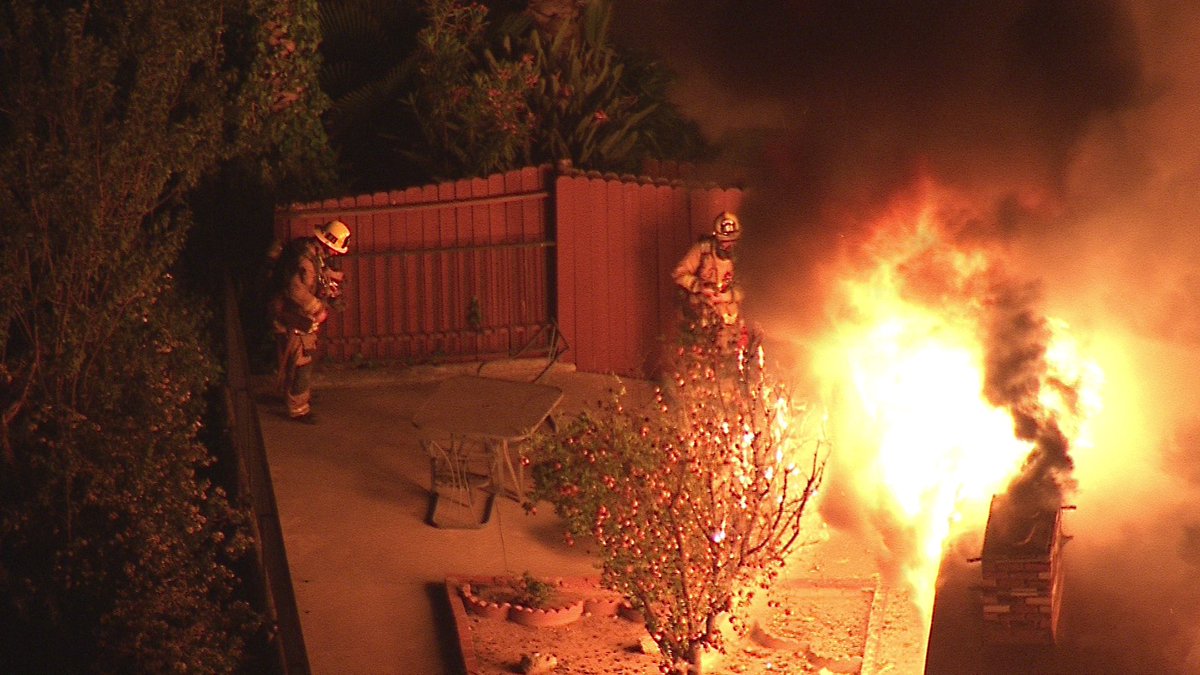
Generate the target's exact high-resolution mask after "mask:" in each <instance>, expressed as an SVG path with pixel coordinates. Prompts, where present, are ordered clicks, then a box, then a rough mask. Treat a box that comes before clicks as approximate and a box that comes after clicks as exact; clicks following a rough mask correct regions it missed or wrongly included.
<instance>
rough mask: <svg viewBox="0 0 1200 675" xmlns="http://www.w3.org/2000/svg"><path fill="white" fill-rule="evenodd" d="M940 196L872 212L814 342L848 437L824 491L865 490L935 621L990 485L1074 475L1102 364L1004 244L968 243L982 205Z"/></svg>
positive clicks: (841, 432)
mask: <svg viewBox="0 0 1200 675" xmlns="http://www.w3.org/2000/svg"><path fill="white" fill-rule="evenodd" d="M942 197H944V195H935V194H934V190H932V189H926V190H925V191H924V192H923V195H922V200H921V201H920V203H919V204H917V206H916V207H915V208H908V209H904V208H897V209H896V210H894V211H893V212H892V213H890V214H889V215H888V216H887V217H886V218H883V219H881V220H880V221H879V222H878V223H876V224H875V227H874V228H873V234H872V236H871V238H870V239H869V240H868V241H866V242H865V244H864V245H863V246H862V249H861V251H858V252H856V253H857V254H859V255H863V256H864V257H865V258H866V260H865V262H859V263H858V264H852V265H846V267H847V268H849V269H852V270H854V271H852V272H842V273H840V274H839V277H840V279H841V281H840V282H839V286H838V288H837V289H836V294H837V297H836V298H835V300H834V307H833V309H834V311H833V316H834V317H835V319H834V322H833V326H832V328H831V330H830V331H829V333H828V334H827V335H826V336H824V338H823V339H822V340H821V341H820V344H818V345H817V347H816V349H815V358H814V362H815V364H816V366H815V367H816V368H817V370H818V374H819V376H820V377H821V379H822V380H823V382H824V384H825V385H826V387H827V388H828V389H829V392H828V395H829V396H830V398H831V428H832V430H833V433H834V442H835V444H836V446H837V448H838V450H837V452H836V453H834V455H835V457H834V462H835V464H834V465H833V466H832V467H831V470H830V483H831V488H830V490H827V494H829V493H833V492H840V493H842V494H851V495H853V497H854V498H855V501H856V502H857V504H858V505H859V508H860V510H861V511H862V514H861V517H862V520H863V521H864V522H865V523H866V524H868V525H869V526H870V527H872V528H874V531H876V532H877V533H878V534H879V537H880V540H881V542H882V544H883V546H884V548H885V549H886V551H885V553H886V555H885V558H886V561H885V562H887V563H888V564H889V566H890V568H891V569H894V570H896V571H898V572H899V573H900V574H902V575H903V578H904V579H905V580H906V581H907V582H908V583H909V584H911V586H912V589H913V594H914V597H915V598H916V601H917V603H918V605H919V609H920V610H921V612H922V615H923V617H924V618H925V622H926V628H928V625H929V621H930V618H931V616H932V610H933V598H934V593H935V590H936V589H935V584H936V580H937V574H938V567H939V565H940V562H941V559H942V555H943V552H944V550H945V548H946V546H947V545H948V543H949V542H950V541H952V540H953V539H954V538H956V537H958V536H960V535H962V534H964V533H981V532H982V531H983V529H984V527H985V526H986V522H987V516H988V505H989V503H990V500H991V498H992V495H993V494H996V493H1002V492H1005V491H1006V489H1008V488H1009V486H1010V484H1012V483H1013V481H1014V479H1015V478H1017V477H1018V476H1021V478H1022V481H1023V482H1024V483H1026V484H1028V485H1031V486H1036V487H1037V489H1038V490H1039V491H1040V492H1039V494H1040V495H1042V496H1046V495H1049V497H1046V498H1047V499H1058V500H1061V498H1062V494H1063V490H1065V489H1069V488H1070V479H1069V475H1068V474H1069V471H1070V468H1071V460H1070V457H1069V455H1068V454H1067V450H1068V449H1069V448H1070V447H1071V444H1072V443H1074V442H1076V441H1075V439H1076V438H1078V436H1079V435H1080V434H1081V433H1082V432H1083V431H1084V426H1083V423H1084V422H1085V421H1086V416H1087V414H1088V413H1089V412H1090V411H1092V410H1094V409H1095V408H1096V406H1097V400H1098V399H1097V395H1096V393H1095V392H1094V391H1082V390H1081V387H1082V385H1083V384H1085V383H1094V382H1098V380H1099V378H1098V377H1097V371H1096V369H1095V366H1093V365H1090V364H1086V363H1084V362H1083V361H1082V360H1081V358H1080V357H1079V355H1078V352H1077V346H1076V345H1075V343H1074V342H1072V341H1071V340H1070V337H1069V335H1067V333H1066V326H1065V325H1064V324H1062V323H1061V322H1056V321H1053V320H1050V319H1047V318H1044V317H1042V316H1041V315H1040V314H1039V313H1038V312H1037V311H1036V309H1035V307H1034V305H1035V301H1036V294H1035V293H1032V292H1031V290H1030V287H1029V286H1028V285H1026V286H1020V285H1016V284H1014V283H1013V282H1012V280H1011V279H1010V278H1008V277H1007V276H1006V275H1005V274H1004V271H1003V262H1004V260H1003V255H1002V253H1001V251H999V250H995V249H993V250H989V249H986V248H984V247H982V246H980V245H978V244H975V245H972V246H967V245H963V244H961V243H957V244H956V243H955V235H957V234H959V233H960V232H959V230H960V229H961V227H962V223H965V222H969V220H970V215H969V213H968V212H967V211H965V210H963V209H954V210H952V209H950V208H948V202H947V201H944V200H943V199H942ZM856 260H861V259H860V258H857V257H856ZM1089 386H1090V385H1089ZM1031 453H1032V455H1031ZM1031 456H1036V457H1038V458H1039V459H1038V461H1031V460H1030V458H1031ZM841 508H842V510H843V511H844V510H845V506H844V505H842V507H841Z"/></svg>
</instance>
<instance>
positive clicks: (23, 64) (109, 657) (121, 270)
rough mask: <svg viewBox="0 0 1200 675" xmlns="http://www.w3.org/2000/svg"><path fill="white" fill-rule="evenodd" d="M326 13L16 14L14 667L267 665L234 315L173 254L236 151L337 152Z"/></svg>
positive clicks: (0, 530) (100, 4)
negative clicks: (209, 410)
mask: <svg viewBox="0 0 1200 675" xmlns="http://www.w3.org/2000/svg"><path fill="white" fill-rule="evenodd" d="M313 11H314V8H313V7H312V2H310V1H308V0H296V1H294V2H269V1H268V0H189V1H188V2H163V1H161V0H100V1H93V2H81V1H71V0H56V1H54V2H43V1H40V0H12V1H11V2H6V3H5V4H4V6H3V8H0V413H2V415H3V416H2V418H0V615H3V617H4V618H3V620H0V671H4V672H176V671H184V670H186V671H189V672H232V671H236V670H237V669H238V667H239V664H241V663H242V662H243V655H244V650H245V646H246V643H247V639H248V637H249V636H250V635H251V634H252V631H255V630H257V629H258V627H259V625H260V623H261V618H260V617H259V616H258V615H257V614H256V612H254V611H253V610H252V609H251V608H250V607H249V606H248V605H247V603H246V602H245V601H244V600H242V597H244V594H241V593H239V583H238V579H237V578H236V576H235V574H234V573H233V571H232V569H233V567H232V566H233V564H234V561H236V560H237V559H238V558H239V557H241V556H242V555H243V554H244V553H245V552H246V551H247V549H248V547H249V545H250V541H249V539H248V537H247V535H246V514H245V512H244V511H243V510H242V509H241V508H239V507H238V506H237V505H235V504H232V503H231V502H230V500H229V499H228V498H227V496H226V495H225V493H224V492H223V490H222V489H220V488H219V487H217V486H215V485H214V484H213V483H212V482H211V481H210V480H209V478H208V476H209V475H210V474H211V473H212V471H211V469H212V463H213V461H214V460H213V458H212V455H211V453H210V451H209V449H208V448H206V447H205V446H204V445H203V443H202V442H201V441H200V436H199V431H200V430H201V427H202V424H203V420H204V419H205V405H206V394H207V393H208V390H209V387H210V386H212V384H213V383H214V379H215V378H216V377H218V376H219V372H218V371H217V369H216V368H215V367H214V366H213V365H212V364H213V359H212V356H211V354H210V352H209V349H208V347H207V344H206V343H207V339H206V335H207V332H208V326H209V324H210V318H211V317H210V316H209V312H208V310H207V309H206V308H205V301H203V300H202V299H200V298H197V297H193V296H191V295H189V294H188V293H187V292H186V289H185V288H183V287H182V285H181V284H178V283H177V280H176V279H175V277H174V275H173V270H174V266H175V265H176V263H177V261H178V259H179V257H180V252H181V251H182V250H183V248H184V246H185V242H186V240H187V236H188V231H189V228H190V226H191V224H192V217H191V210H190V209H189V208H188V198H189V195H190V193H191V191H192V190H193V188H195V186H197V185H198V184H199V183H200V182H201V181H202V180H205V179H206V177H207V176H211V175H213V173H214V171H215V170H216V168H217V167H218V166H220V165H221V164H222V163H227V162H232V161H235V160H239V161H243V162H248V163H251V164H257V165H258V166H259V169H258V173H259V174H260V175H262V176H264V177H265V180H269V181H274V180H281V179H282V177H283V176H284V175H285V174H287V173H288V172H295V171H296V170H297V166H299V165H300V164H302V160H299V159H297V158H299V157H303V156H313V153H316V152H318V151H319V148H320V146H321V142H322V141H321V138H320V137H318V138H308V139H305V138H303V137H304V135H305V134H306V133H307V134H317V135H318V136H320V134H319V126H316V127H314V123H315V122H316V121H317V118H316V117H314V116H312V115H310V114H309V113H307V112H305V110H304V109H303V106H304V105H306V104H307V103H311V102H313V101H314V99H313V96H314V94H313V93H312V89H311V88H308V87H306V85H305V84H304V81H305V78H310V77H314V76H315V75H314V73H315V69H314V68H313V67H310V66H308V65H305V64H304V63H302V61H304V60H305V59H306V58H310V57H311V53H315V42H313V41H312V40H310V39H309V37H311V36H308V37H305V35H304V34H303V33H304V25H305V24H304V23H303V22H302V21H299V20H298V19H297V17H300V16H302V15H304V14H305V13H309V14H310V15H311V13H312V12H313ZM306 53H307V54H309V56H306ZM285 157H287V158H290V159H284V158H285Z"/></svg>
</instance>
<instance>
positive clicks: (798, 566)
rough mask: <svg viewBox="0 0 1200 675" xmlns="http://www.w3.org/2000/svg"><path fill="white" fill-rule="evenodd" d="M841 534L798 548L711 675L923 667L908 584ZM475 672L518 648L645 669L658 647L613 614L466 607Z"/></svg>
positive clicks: (495, 671) (571, 662) (515, 655)
mask: <svg viewBox="0 0 1200 675" xmlns="http://www.w3.org/2000/svg"><path fill="white" fill-rule="evenodd" d="M864 556H865V552H864V551H863V550H861V548H859V547H857V546H856V545H855V542H853V540H852V539H850V538H848V537H844V536H838V535H836V534H835V535H834V536H829V537H826V538H824V539H823V540H822V541H820V542H817V543H814V544H813V545H810V546H808V547H806V548H804V549H802V550H801V551H800V552H799V553H798V554H797V555H796V556H795V557H794V558H793V560H792V561H790V563H789V566H788V569H789V575H788V576H787V577H785V578H784V579H783V580H782V581H781V582H779V583H777V584H776V585H775V586H774V587H772V588H771V589H770V591H769V592H768V595H767V602H766V603H765V604H766V608H765V609H764V610H762V611H761V613H760V614H759V615H758V616H756V617H754V618H752V620H751V623H750V625H751V630H750V631H749V632H748V634H747V635H746V636H745V637H744V638H741V639H740V640H736V641H731V642H730V643H729V644H728V645H727V650H726V653H725V654H723V655H714V658H713V660H712V661H709V662H708V664H707V667H706V670H705V673H707V674H709V675H774V674H776V673H789V674H793V675H807V674H827V673H864V674H875V673H880V674H882V673H891V674H896V675H910V674H917V673H921V672H922V670H923V668H924V649H925V639H926V635H925V629H924V627H923V623H922V621H921V619H920V618H919V617H918V615H917V613H916V610H915V609H914V608H913V606H912V603H911V602H910V600H909V595H908V593H907V592H905V591H903V590H900V589H897V588H893V587H890V586H889V585H888V584H887V583H884V582H882V581H881V580H880V578H879V575H878V574H875V573H874V572H873V567H874V565H873V563H872V561H871V559H870V558H869V556H866V557H864ZM466 617H467V618H466V621H467V624H468V627H469V629H470V630H469V633H470V640H469V641H470V644H469V646H468V645H466V644H464V645H463V648H464V649H471V650H473V656H474V663H475V665H476V667H477V668H476V670H474V671H473V672H475V673H479V675H500V674H505V673H517V672H522V671H521V668H520V663H521V660H522V657H525V656H529V655H533V654H535V653H540V654H542V655H550V656H553V658H554V659H555V660H556V661H557V664H558V665H557V668H556V669H555V670H552V671H544V672H554V673H571V674H572V675H576V674H578V675H638V674H642V673H645V674H647V675H652V674H655V673H658V672H659V665H660V663H659V661H658V659H657V657H656V656H654V655H652V654H647V653H646V651H645V649H644V648H643V647H642V645H643V643H645V642H647V641H648V636H647V635H646V631H645V628H644V627H643V626H642V625H641V624H640V623H634V622H631V621H629V620H626V619H624V618H622V617H620V616H616V617H600V616H586V615H585V616H584V617H583V618H581V619H579V620H577V621H575V622H573V623H570V624H567V625H565V626H558V627H544V628H529V627H525V626H521V625H518V624H516V623H513V622H511V621H505V620H501V619H488V618H481V617H478V616H475V615H470V614H468V615H466Z"/></svg>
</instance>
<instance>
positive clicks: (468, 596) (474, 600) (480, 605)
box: [461, 584, 512, 619]
mask: <svg viewBox="0 0 1200 675" xmlns="http://www.w3.org/2000/svg"><path fill="white" fill-rule="evenodd" d="M461 590H462V598H463V606H465V607H466V608H467V611H468V612H470V613H471V614H474V615H476V616H481V617H483V618H485V619H507V618H508V609H509V608H510V607H512V605H510V604H509V603H507V602H503V603H495V602H491V601H490V600H484V599H483V598H481V597H479V596H477V595H475V594H474V593H472V592H471V584H463V585H462V589H461Z"/></svg>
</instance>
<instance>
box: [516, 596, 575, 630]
mask: <svg viewBox="0 0 1200 675" xmlns="http://www.w3.org/2000/svg"><path fill="white" fill-rule="evenodd" d="M581 616H583V599H579V600H575V601H574V602H572V603H571V604H569V605H567V606H565V607H552V608H550V609H541V608H534V607H524V606H522V605H512V606H511V607H509V608H508V620H509V621H512V622H513V623H519V624H521V625H522V626H529V627H531V628H542V627H545V626H565V625H566V624H568V623H571V622H572V621H575V620H576V619H578V618H579V617H581Z"/></svg>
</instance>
